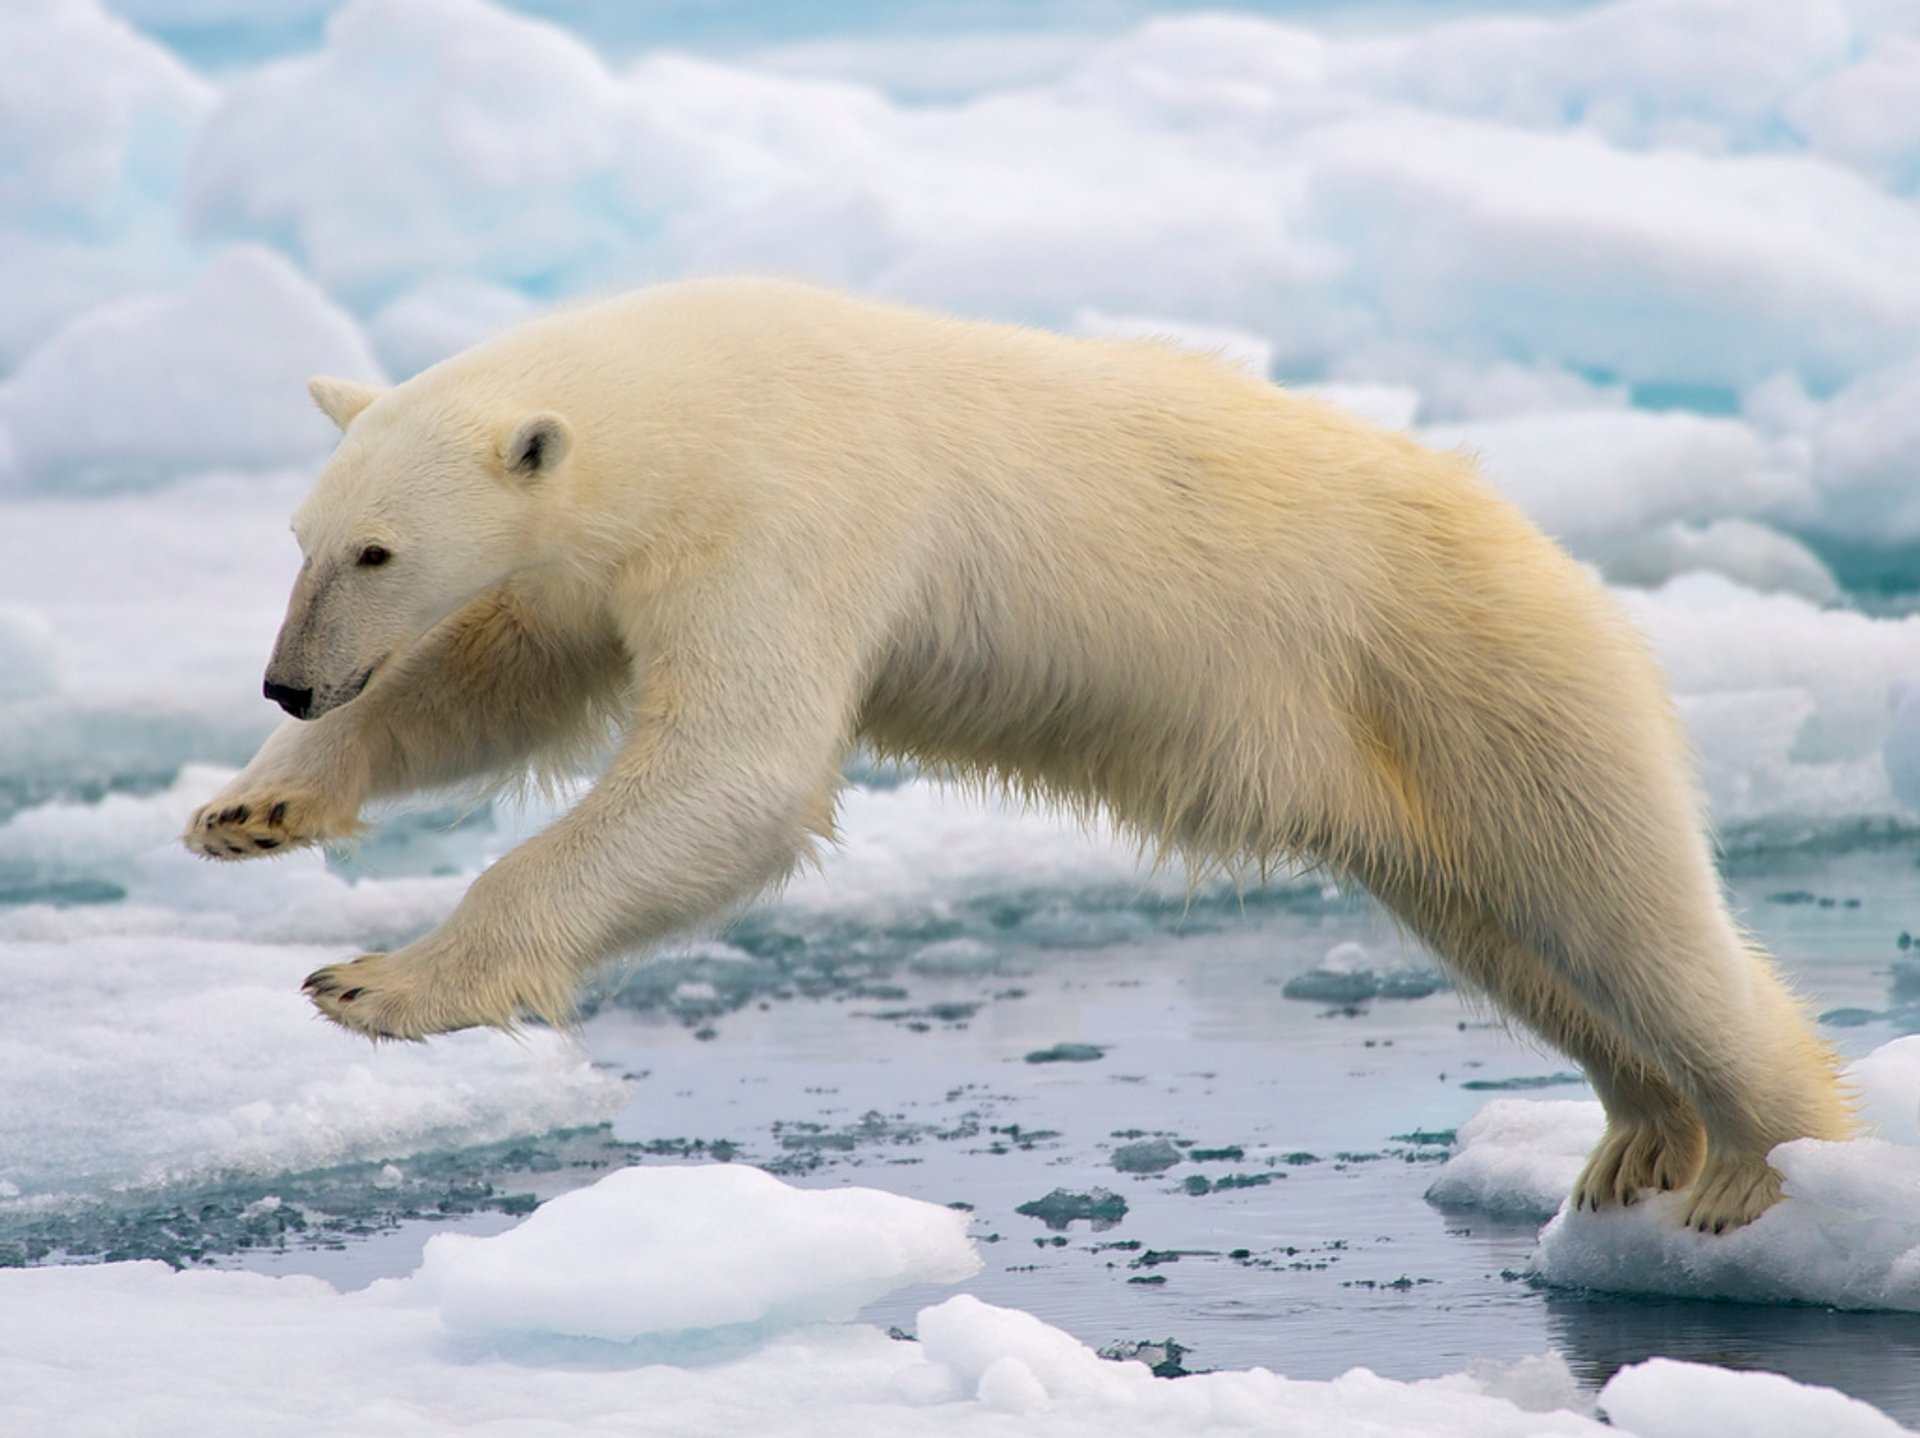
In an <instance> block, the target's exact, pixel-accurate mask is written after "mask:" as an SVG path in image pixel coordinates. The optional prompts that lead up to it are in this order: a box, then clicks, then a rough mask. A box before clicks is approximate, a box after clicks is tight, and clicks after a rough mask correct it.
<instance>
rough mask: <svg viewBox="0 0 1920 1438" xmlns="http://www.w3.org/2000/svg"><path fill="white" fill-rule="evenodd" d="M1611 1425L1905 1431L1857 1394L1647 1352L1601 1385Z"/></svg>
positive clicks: (1899, 1434)
mask: <svg viewBox="0 0 1920 1438" xmlns="http://www.w3.org/2000/svg"><path fill="white" fill-rule="evenodd" d="M1600 1408H1601V1411H1602V1412H1604V1413H1605V1414H1606V1415H1607V1418H1608V1420H1609V1422H1611V1423H1612V1424H1613V1430H1614V1431H1615V1432H1624V1433H1633V1434H1635V1435H1637V1438H1699V1435H1701V1434H1703V1433H1728V1434H1732V1433H1738V1434H1739V1435H1740V1438H1809V1435H1811V1434H1815V1433H1818V1434H1819V1435H1820V1438H1910V1434H1911V1430H1910V1429H1907V1428H1903V1427H1901V1426H1900V1425H1899V1424H1898V1423H1896V1422H1894V1421H1893V1420H1892V1419H1891V1418H1889V1417H1887V1415H1886V1414H1884V1413H1882V1412H1881V1411H1880V1410H1879V1409H1877V1408H1875V1407H1873V1406H1872V1405H1870V1404H1867V1403H1862V1402H1861V1401H1860V1400H1859V1399H1858V1398H1849V1397H1848V1396H1847V1395H1846V1394H1844V1393H1841V1392H1838V1391H1837V1390H1835V1389H1832V1388H1822V1387H1820V1386H1819V1385H1818V1384H1813V1383H1795V1382H1794V1381H1793V1380H1792V1379H1790V1378H1783V1377H1782V1376H1781V1375H1780V1374H1778V1373H1743V1372H1739V1371H1737V1370H1730V1369H1726V1368H1713V1367H1709V1366H1708V1365H1706V1364H1703V1363H1680V1362H1677V1361H1675V1360H1674V1359H1671V1358H1649V1359H1648V1360H1647V1361H1646V1362H1645V1363H1636V1364H1633V1365H1632V1366H1631V1367H1628V1368H1623V1369H1621V1370H1620V1371H1619V1372H1618V1373H1616V1374H1614V1375H1613V1377H1612V1378H1610V1379H1609V1380H1608V1381H1607V1386H1606V1387H1605V1388H1603V1389H1601V1390H1600Z"/></svg>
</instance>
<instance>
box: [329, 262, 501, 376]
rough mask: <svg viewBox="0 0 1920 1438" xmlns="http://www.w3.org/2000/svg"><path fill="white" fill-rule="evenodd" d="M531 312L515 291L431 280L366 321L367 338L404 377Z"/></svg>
mask: <svg viewBox="0 0 1920 1438" xmlns="http://www.w3.org/2000/svg"><path fill="white" fill-rule="evenodd" d="M533 311H534V306H533V303H532V302H531V301H530V300H528V299H527V297H526V296H525V295H523V294H521V293H520V292H519V291H518V290H510V289H505V288H503V287H501V286H499V285H489V284H482V283H480V282H479V281H476V280H460V279H439V280H430V281H428V282H427V283H426V284H423V285H420V286H419V287H417V288H415V289H412V290H409V291H407V293H406V294H404V295H402V296H400V298H398V299H397V300H394V301H393V302H392V303H391V304H389V305H386V306H385V307H384V308H382V309H381V311H380V312H379V313H378V314H377V315H375V316H374V317H373V319H372V320H371V321H369V323H368V325H367V336H368V338H369V339H371V340H372V341H373V347H374V349H375V350H377V351H378V352H379V355H380V361H381V363H382V364H384V365H385V366H386V367H387V370H388V371H389V372H390V373H391V374H393V375H395V376H396V377H398V378H401V379H405V378H406V377H407V376H409V375H412V374H416V373H418V372H419V371H421V370H423V369H425V368H426V367H427V366H428V365H430V364H434V363H436V362H437V361H440V360H443V359H445V358H446V357H447V356H448V355H451V354H457V353H459V352H460V351H461V350H463V349H467V348H468V347H469V346H472V345H475V344H478V343H479V342H480V341H481V340H483V339H486V338H487V337H488V336H489V335H492V334H495V333H497V332H499V331H500V330H503V329H506V328H508V327H509V326H511V325H514V324H517V323H518V322H519V321H521V320H523V319H525V318H527V316H529V315H530V314H532V313H533Z"/></svg>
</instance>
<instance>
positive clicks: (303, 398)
mask: <svg viewBox="0 0 1920 1438" xmlns="http://www.w3.org/2000/svg"><path fill="white" fill-rule="evenodd" d="M316 372H318V373H334V374H340V375H344V376H347V377H349V378H354V379H362V380H368V379H372V380H377V379H379V378H380V368H379V365H378V364H377V363H376V362H375V360H374V358H373V354H372V352H371V351H370V350H369V349H368V348H367V346H366V343H365V341H364V340H363V339H362V338H361V336H360V332H359V330H358V328H357V327H356V326H355V325H354V323H353V321H352V320H350V319H349V318H348V317H347V316H346V315H344V314H343V313H341V312H340V310H339V309H337V308H336V307H335V306H334V305H333V303H332V302H331V301H330V300H328V299H327V297H326V296H325V295H323V294H322V293H321V292H320V291H319V290H317V289H316V288H315V287H314V285H313V284H312V282H311V281H309V280H308V279H306V278H305V277H304V276H303V275H301V274H300V272H299V271H298V270H296V269H295V268H294V267H293V266H292V265H291V264H289V263H288V262H287V261H286V260H285V259H284V258H282V257H281V256H279V255H277V254H274V253H273V252H272V251H270V250H264V249H260V248H258V247H256V246H250V245H248V246H238V247H235V248H233V249H229V250H226V251H223V252H222V253H221V254H220V255H219V256H217V257H216V258H215V259H214V260H213V261H212V263H210V264H209V265H208V266H207V267H206V269H205V270H203V271H202V272H201V274H200V275H199V277H198V278H197V279H196V280H195V281H194V283H193V284H192V285H191V286H190V287H189V288H188V289H187V290H185V291H184V292H183V293H180V294H167V295H141V296H138V297H135V298H131V299H126V300H121V301H118V302H116V303H113V304H110V305H104V306H101V307H100V308H98V309H94V310H90V311H88V312H87V313H86V314H85V315H83V316H81V317H80V318H79V319H77V320H75V321H74V322H73V323H72V324H70V325H68V326H67V327H66V328H65V329H63V330H61V331H60V333H59V334H57V335H55V336H54V337H53V338H52V339H50V340H48V341H47V343H45V344H44V345H42V346H41V347H40V348H39V349H37V350H35V351H34V352H33V354H32V355H31V356H30V357H29V358H28V360H27V361H26V363H25V364H24V365H23V366H22V367H21V369H20V372H19V373H18V374H17V375H16V376H15V377H14V381H13V383H12V384H11V385H9V386H8V387H7V389H6V390H5V391H4V394H0V403H3V405H4V408H0V417H3V418H4V419H5V421H6V423H7V424H8V426H9V427H10V428H11V430H12V434H13V443H14V449H15V454H14V468H15V482H16V483H17V484H21V485H25V486H27V487H30V488H34V489H65V488H76V489H89V490H94V489H105V488H112V487H116V486H121V485H145V484H154V483H158V482H161V481H165V480H168V479H172V478H175V477H177V476H179V475H181V474H184V473H187V472H189V471H192V470H206V469H217V468H222V467H227V468H236V469H262V468H271V467H275V466H280V465H287V464H294V463H300V462H303V461H310V460H312V459H315V458H317V457H318V456H320V455H322V454H324V453H325V452H326V451H327V449H328V448H329V447H330V445H331V444H332V443H333V441H334V440H335V439H337V438H338V434H337V432H336V431H335V430H334V429H333V426H332V425H331V424H329V423H328V422H327V420H326V419H325V418H324V417H323V416H322V415H320V414H319V413H318V411H316V410H315V409H314V407H313V404H312V402H311V401H309V400H308V398H307V394H306V379H307V376H309V375H310V374H313V373H316Z"/></svg>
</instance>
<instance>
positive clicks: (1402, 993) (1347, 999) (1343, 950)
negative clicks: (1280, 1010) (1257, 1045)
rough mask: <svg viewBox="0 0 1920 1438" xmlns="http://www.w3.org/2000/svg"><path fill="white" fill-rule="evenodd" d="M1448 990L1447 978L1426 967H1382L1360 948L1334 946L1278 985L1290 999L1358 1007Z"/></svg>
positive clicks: (1349, 944) (1371, 955) (1399, 965)
mask: <svg viewBox="0 0 1920 1438" xmlns="http://www.w3.org/2000/svg"><path fill="white" fill-rule="evenodd" d="M1446 987H1448V984H1447V977H1446V975H1445V974H1443V973H1441V972H1440V971H1439V970H1438V969H1436V968H1433V967H1432V966H1431V965H1426V964H1419V965H1415V964H1408V963H1382V962H1379V961H1377V960H1376V959H1375V957H1374V955H1373V952H1372V951H1371V950H1370V949H1368V948H1367V947H1366V946H1365V945H1364V944H1356V943H1353V942H1351V941H1348V942H1345V943H1339V944H1335V945H1334V946H1333V947H1332V948H1331V949H1328V950H1327V952H1326V956H1325V957H1324V958H1322V959H1321V960H1320V962H1319V963H1318V964H1316V965H1315V966H1314V967H1313V968H1311V969H1308V970H1307V971H1306V972H1305V973H1303V974H1295V975H1294V976H1293V977H1292V978H1290V979H1288V980H1287V981H1286V983H1285V984H1283V985H1281V988H1280V992H1281V993H1282V994H1284V995H1286V997H1288V998H1290V999H1311V1000H1313V1001H1315V1002H1316V1003H1323V1004H1358V1003H1365V1002H1366V1001H1367V1000H1368V999H1423V998H1425V997H1426V996H1427V995H1428V994H1434V993H1439V992H1440V991H1441V990H1442V989H1444V988H1446Z"/></svg>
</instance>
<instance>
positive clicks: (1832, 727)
mask: <svg viewBox="0 0 1920 1438" xmlns="http://www.w3.org/2000/svg"><path fill="white" fill-rule="evenodd" d="M1617 597H1618V598H1619V599H1620V601H1621V603H1622V604H1623V605H1624V606H1625V607H1626V610H1627V613H1628V616H1629V617H1630V618H1632V619H1633V620H1634V622H1635V623H1637V624H1638V625H1639V626H1640V628H1641V629H1642V630H1643V631H1644V632H1645V633H1646V635H1647V637H1648V638H1649V640H1651V642H1652V644H1653V648H1654V652H1655V654H1656V655H1657V656H1658V658H1659V659H1660V661H1661V663H1662V664H1663V665H1664V667H1665V669H1666V672H1667V678H1668V681H1669V683H1670V685H1671V687H1672V690H1673V693H1674V696H1675V698H1676V700H1677V702H1678V707H1679V710H1680V714H1681V717H1682V718H1683V719H1685V721H1686V724H1687V728H1688V731H1689V733H1690V734H1691V736H1692V740H1693V750H1694V756H1695V760H1696V762H1697V764H1698V766H1699V769H1700V775H1701V779H1702V781H1703V783H1704V785H1705V788H1706V792H1707V798H1708V801H1709V805H1710V807H1711V810H1712V815H1713V821H1714V824H1715V825H1716V827H1717V828H1718V829H1719V830H1720V832H1721V834H1722V836H1723V838H1725V839H1726V840H1728V841H1729V842H1734V843H1739V844H1745V845H1752V844H1758V843H1791V842H1800V841H1804V840H1805V839H1807V838H1809V837H1812V836H1814V835H1817V834H1820V833H1823V832H1831V831H1832V830H1834V829H1839V828H1846V827H1850V826H1859V825H1881V826H1884V825H1901V824H1911V823H1912V821H1913V820H1912V814H1911V811H1910V809H1908V808H1907V807H1906V806H1905V805H1904V804H1902V802H1901V801H1900V800H1899V799H1898V798H1896V797H1895V795H1894V792H1893V788H1892V785H1891V783H1890V781H1889V779H1888V772H1889V766H1888V763H1887V762H1886V760H1885V759H1884V758H1883V755H1882V751H1883V749H1884V748H1885V747H1886V746H1887V745H1888V744H1889V742H1894V743H1896V744H1897V743H1898V742H1900V741H1897V740H1896V741H1890V740H1889V738H1888V736H1889V732H1890V728H1891V726H1890V723H1889V719H1888V713H1887V696H1888V694H1889V692H1890V691H1891V688H1892V686H1893V685H1894V683H1895V681H1897V680H1898V679H1899V678H1900V677H1901V676H1902V675H1904V674H1906V673H1909V672H1910V671H1911V670H1912V669H1913V661H1914V656H1915V655H1916V654H1920V616H1915V615H1908V616H1905V617H1902V618H1886V619H1881V618H1873V617H1870V616H1868V615H1865V614H1861V613H1858V612H1856V611H1852V610H1841V609H1823V608H1821V607H1819V606H1818V605H1816V604H1813V603H1811V602H1809V601H1807V600H1806V599H1803V598H1800V597H1798V596H1796V595H1793V594H1784V593H1777V594H1755V593H1754V592H1752V591H1751V590H1748V589H1743V588H1741V587H1739V586H1738V585H1736V584H1734V583H1731V582H1730V581H1728V580H1726V579H1724V578H1722V577H1721V576H1719V575H1716V574H1706V573H1696V574H1688V575H1683V576H1682V577H1681V578H1678V579H1676V580H1674V581H1672V582H1671V583H1669V584H1667V585H1665V586H1664V587H1662V588H1660V589H1658V590H1651V591H1647V590H1621V591H1618V592H1617ZM1903 722H1904V721H1903ZM1902 732H1905V731H1904V730H1902Z"/></svg>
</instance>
